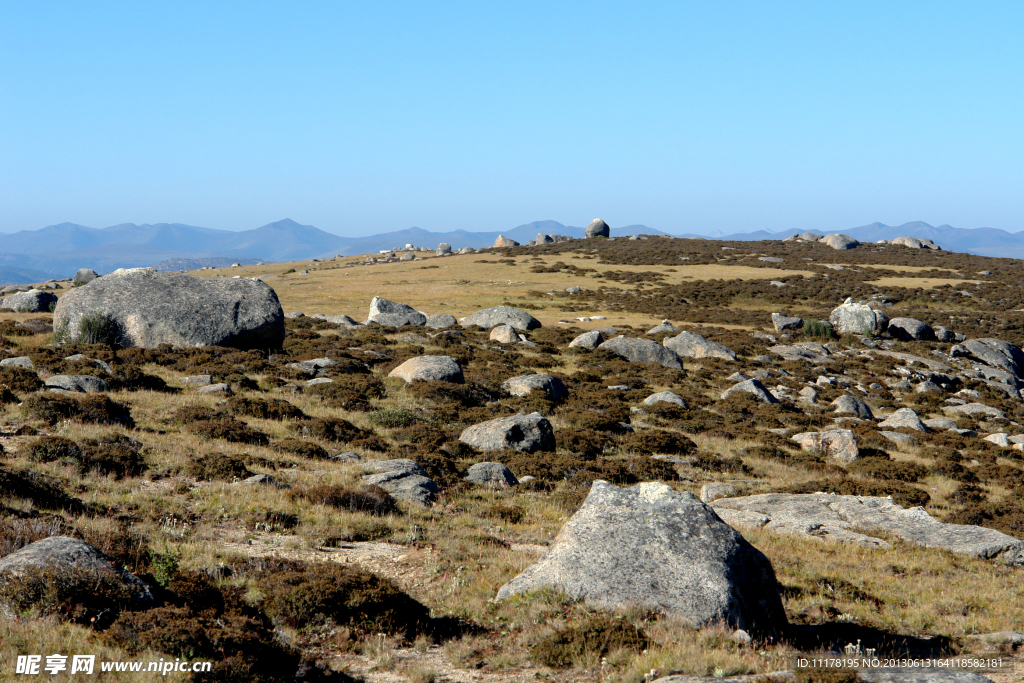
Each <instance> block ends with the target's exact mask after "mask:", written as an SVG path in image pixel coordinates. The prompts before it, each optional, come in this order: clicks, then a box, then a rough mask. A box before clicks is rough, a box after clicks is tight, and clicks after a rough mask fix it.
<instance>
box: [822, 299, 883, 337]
mask: <svg viewBox="0 0 1024 683" xmlns="http://www.w3.org/2000/svg"><path fill="white" fill-rule="evenodd" d="M828 321H829V323H831V324H832V329H834V330H835V331H836V332H837V333H838V334H857V335H864V334H867V335H872V336H874V335H879V334H882V333H883V332H885V331H886V330H887V329H888V327H889V319H888V318H887V317H886V315H885V314H884V313H882V312H881V311H876V310H875V309H873V308H871V307H870V306H867V305H866V304H855V303H853V300H852V299H847V300H846V301H845V302H844V303H843V304H842V305H841V306H839V307H838V308H836V309H835V310H833V311H832V313H831V314H830V315H829V316H828Z"/></svg>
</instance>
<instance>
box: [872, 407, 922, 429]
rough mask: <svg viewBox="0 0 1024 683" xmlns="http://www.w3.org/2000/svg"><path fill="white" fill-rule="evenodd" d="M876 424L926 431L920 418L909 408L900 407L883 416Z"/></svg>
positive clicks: (892, 427) (890, 427) (891, 427)
mask: <svg viewBox="0 0 1024 683" xmlns="http://www.w3.org/2000/svg"><path fill="white" fill-rule="evenodd" d="M878 426H879V427H888V428H889V429H913V430H914V431H915V432H925V433H927V432H928V428H927V427H925V426H924V423H923V422H921V418H919V417H918V416H917V413H915V412H914V411H913V410H911V409H910V408H900V409H899V410H897V411H896V412H895V413H893V414H892V415H890V416H889V417H887V418H885V420H884V421H883V422H880V423H879V424H878Z"/></svg>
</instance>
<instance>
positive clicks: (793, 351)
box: [768, 342, 832, 364]
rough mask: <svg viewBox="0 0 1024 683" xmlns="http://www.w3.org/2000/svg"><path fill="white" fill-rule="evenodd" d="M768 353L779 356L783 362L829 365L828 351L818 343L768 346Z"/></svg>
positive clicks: (830, 360)
mask: <svg viewBox="0 0 1024 683" xmlns="http://www.w3.org/2000/svg"><path fill="white" fill-rule="evenodd" d="M768 353H771V354H774V355H776V356H781V357H782V358H783V359H784V360H802V361H807V362H809V363H819V364H820V363H831V362H832V359H831V358H829V355H830V353H829V350H828V349H826V348H825V347H824V346H823V345H822V344H819V343H818V342H798V343H796V344H791V345H788V346H787V345H785V344H780V345H778V346H769V347H768Z"/></svg>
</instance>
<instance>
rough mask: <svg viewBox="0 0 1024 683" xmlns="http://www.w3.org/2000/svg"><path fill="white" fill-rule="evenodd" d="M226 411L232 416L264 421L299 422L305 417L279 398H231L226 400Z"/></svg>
mask: <svg viewBox="0 0 1024 683" xmlns="http://www.w3.org/2000/svg"><path fill="white" fill-rule="evenodd" d="M228 411H229V412H231V413H233V414H234V415H246V416H248V417H258V418H262V419H264V420H292V419H294V420H301V419H303V418H305V417H306V416H305V414H304V413H303V412H302V411H301V410H299V409H298V408H297V407H295V406H293V405H292V404H291V403H289V402H288V401H285V400H284V399H280V398H270V399H266V398H251V397H248V396H232V397H231V398H230V399H228Z"/></svg>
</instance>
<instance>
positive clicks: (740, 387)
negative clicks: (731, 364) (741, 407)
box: [722, 379, 779, 403]
mask: <svg viewBox="0 0 1024 683" xmlns="http://www.w3.org/2000/svg"><path fill="white" fill-rule="evenodd" d="M739 393H748V394H753V395H754V398H756V399H757V400H758V401H761V402H762V403H778V402H779V400H778V399H777V398H775V397H774V396H772V395H771V393H770V392H769V391H768V390H767V389H766V388H765V386H764V385H763V384H761V382H760V381H759V380H757V379H748V380H746V381H745V382H740V383H739V384H735V385H733V386H731V387H729V388H728V389H726V390H725V391H724V392H723V393H722V398H723V399H725V398H729V397H730V396H733V395H735V394H739Z"/></svg>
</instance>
